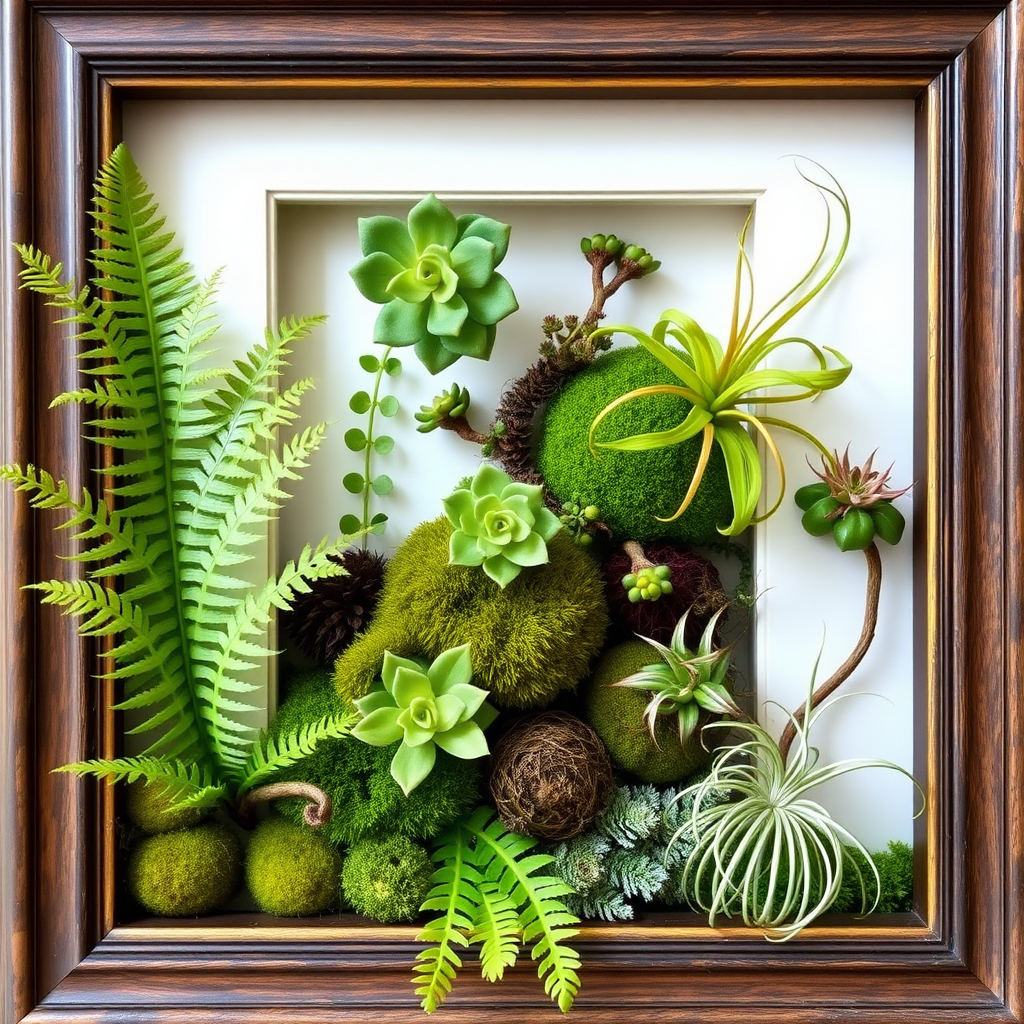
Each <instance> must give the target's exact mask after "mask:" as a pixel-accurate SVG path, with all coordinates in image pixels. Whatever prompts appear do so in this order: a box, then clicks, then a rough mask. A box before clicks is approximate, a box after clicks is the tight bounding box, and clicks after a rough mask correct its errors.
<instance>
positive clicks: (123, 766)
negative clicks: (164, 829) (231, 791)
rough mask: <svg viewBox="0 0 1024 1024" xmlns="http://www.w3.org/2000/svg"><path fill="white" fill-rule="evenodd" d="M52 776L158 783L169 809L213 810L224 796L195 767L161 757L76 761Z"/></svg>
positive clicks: (217, 786)
mask: <svg viewBox="0 0 1024 1024" xmlns="http://www.w3.org/2000/svg"><path fill="white" fill-rule="evenodd" d="M53 770H54V771H55V772H74V774H76V775H92V776H95V777H96V778H98V779H107V780H108V781H109V782H111V783H114V782H121V781H122V780H124V781H126V782H135V781H136V780H137V779H145V780H146V781H147V782H158V783H161V784H162V785H163V787H164V792H165V793H166V794H167V796H168V797H170V798H171V804H170V806H171V807H172V808H177V807H213V806H215V805H216V803H217V802H218V801H219V800H221V799H222V798H223V797H224V796H226V795H227V790H226V789H225V787H224V786H222V785H217V784H216V783H215V782H214V780H213V778H212V776H211V775H210V774H209V773H208V772H206V773H204V772H203V771H202V770H201V769H200V768H199V767H198V766H197V765H194V764H185V763H184V762H182V761H180V760H177V759H166V758H162V757H119V758H116V759H114V760H112V761H108V760H104V759H102V758H96V759H94V760H91V761H76V762H75V763H74V764H64V765H61V766H60V767H59V768H54V769H53Z"/></svg>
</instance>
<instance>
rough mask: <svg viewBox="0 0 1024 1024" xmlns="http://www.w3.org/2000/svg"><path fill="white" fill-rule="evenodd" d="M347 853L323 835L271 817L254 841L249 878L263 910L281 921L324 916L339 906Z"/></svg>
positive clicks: (247, 863) (247, 871)
mask: <svg viewBox="0 0 1024 1024" xmlns="http://www.w3.org/2000/svg"><path fill="white" fill-rule="evenodd" d="M340 871H341V853H340V852H339V851H338V850H337V849H336V848H335V847H333V846H331V844H330V843H328V842H327V840H326V839H324V838H323V837H322V836H319V835H317V834H316V832H313V831H311V830H310V829H308V828H302V827H301V826H299V825H295V824H293V823H292V822H290V821H286V820H285V819H284V818H268V819H267V820H266V821H264V822H263V823H262V824H261V825H259V826H258V827H257V828H256V830H255V831H254V832H253V834H252V836H251V838H250V839H249V848H248V850H246V854H245V880H246V883H247V884H248V886H249V892H250V893H251V895H252V898H253V899H254V900H255V901H256V905H257V906H258V907H259V908H260V910H262V911H264V912H265V913H267V914H276V915H278V916H279V917H302V916H303V915H306V914H320V913H322V912H323V911H325V910H329V909H330V908H331V907H336V906H337V905H338V896H339V893H340V884H341V883H340V878H339V872H340Z"/></svg>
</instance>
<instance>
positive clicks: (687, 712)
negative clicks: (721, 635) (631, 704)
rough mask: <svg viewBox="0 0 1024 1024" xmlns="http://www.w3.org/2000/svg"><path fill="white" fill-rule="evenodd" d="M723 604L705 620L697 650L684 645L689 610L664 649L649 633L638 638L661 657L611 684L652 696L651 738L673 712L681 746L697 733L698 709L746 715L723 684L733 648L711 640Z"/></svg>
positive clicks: (646, 711)
mask: <svg viewBox="0 0 1024 1024" xmlns="http://www.w3.org/2000/svg"><path fill="white" fill-rule="evenodd" d="M726 607H727V606H723V607H722V608H719V610H718V611H717V612H715V614H714V615H712V616H711V618H710V619H709V620H708V624H707V626H706V627H705V629H704V632H703V633H702V634H701V638H700V643H699V644H698V645H697V650H695V651H692V650H690V649H689V648H688V647H687V646H686V619H687V616H688V615H689V614H690V613H689V611H687V612H686V613H685V614H684V615H683V616H682V618H681V619H680V620H679V622H678V623H677V624H676V628H675V629H674V630H673V632H672V639H671V641H670V644H669V646H668V647H666V646H665V645H664V644H660V643H658V641H657V640H651V639H650V638H649V637H641V638H640V639H641V640H644V641H645V642H646V643H649V644H650V645H651V646H652V647H653V648H654V649H655V650H656V651H657V652H658V653H659V654H660V655H661V658H662V660H661V661H660V662H658V663H656V664H653V665H645V666H644V667H643V668H642V669H641V670H640V671H639V672H635V673H633V674H632V675H630V676H627V677H626V678H625V679H620V680H619V681H618V682H617V683H613V684H612V685H613V686H621V687H624V688H626V689H631V690H646V691H647V692H649V693H650V694H651V700H650V703H649V704H648V705H647V707H646V708H645V709H644V719H645V721H646V722H647V728H648V730H649V731H650V734H651V736H652V737H653V736H654V734H655V727H656V725H657V723H658V716H659V715H675V716H676V719H677V727H678V733H679V745H680V746H684V745H685V744H686V743H687V742H688V741H689V739H690V737H691V736H692V735H693V734H694V732H695V731H696V729H697V723H698V721H699V720H700V714H701V712H702V711H706V712H709V713H710V714H714V715H727V716H729V717H730V718H745V717H746V716H745V715H744V714H743V712H742V711H741V710H740V707H739V705H737V703H736V702H735V701H734V700H733V699H732V694H730V693H729V691H728V689H727V688H726V685H725V680H726V677H727V675H728V672H729V656H730V654H731V652H732V648H731V647H715V644H714V633H715V627H716V626H717V625H718V619H719V617H720V616H721V615H722V613H723V612H724V611H725V610H726Z"/></svg>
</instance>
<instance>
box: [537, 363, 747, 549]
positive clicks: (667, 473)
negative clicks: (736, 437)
mask: <svg viewBox="0 0 1024 1024" xmlns="http://www.w3.org/2000/svg"><path fill="white" fill-rule="evenodd" d="M650 384H676V385H678V384H679V381H678V380H677V379H676V377H675V375H674V374H673V373H672V372H671V371H670V370H668V369H666V368H665V367H664V366H663V365H662V364H661V363H660V362H659V361H658V360H657V359H655V358H654V356H652V355H651V354H650V353H649V352H648V351H647V350H646V349H644V348H640V347H639V346H632V347H629V348H621V349H615V350H613V351H611V352H608V353H606V354H605V355H602V356H599V357H598V358H597V359H595V360H594V362H593V363H592V364H591V365H590V366H588V367H587V368H586V369H584V370H581V371H580V372H579V373H578V374H576V375H575V376H574V377H573V378H572V379H571V380H570V381H569V382H568V383H567V384H566V385H565V387H564V388H562V390H561V391H560V392H559V393H558V394H557V395H556V396H555V398H554V399H552V401H551V403H550V405H549V406H548V409H547V411H546V413H545V416H544V422H543V426H542V430H541V435H540V442H539V444H538V447H537V468H538V469H539V470H540V472H541V473H542V474H543V476H544V479H545V481H546V482H547V485H548V487H549V488H550V489H551V491H552V492H553V493H554V494H556V495H557V496H558V498H559V499H560V500H561V501H569V500H570V499H572V498H573V496H574V495H578V496H579V498H580V499H582V500H584V501H586V502H588V503H592V504H594V505H596V506H597V508H598V510H599V512H600V514H601V518H602V520H604V522H605V523H607V524H608V526H610V527H611V529H612V530H613V531H614V532H615V534H616V535H618V536H621V537H629V538H633V539H635V540H641V541H643V540H654V539H657V538H666V539H673V540H681V541H686V542H687V543H691V544H703V543H707V542H708V541H711V540H716V539H718V537H719V533H718V530H717V527H719V526H725V525H726V524H727V523H728V522H729V521H730V520H731V519H732V499H731V498H730V496H729V486H728V482H727V480H726V475H725V460H724V459H723V457H722V452H721V449H720V448H719V447H718V446H717V445H715V446H714V447H713V448H712V450H711V458H710V460H709V462H708V466H707V469H706V471H705V473H704V480H703V482H702V483H701V485H700V488H699V489H698V491H697V494H696V496H695V497H694V500H693V503H692V504H691V505H690V507H689V508H688V509H687V510H686V511H685V512H684V513H683V514H682V515H681V516H680V517H679V518H678V519H674V520H672V521H671V522H659V521H658V519H657V517H658V516H661V517H663V518H664V517H668V516H671V515H672V514H673V513H674V512H675V510H676V509H677V508H678V507H679V504H680V502H681V501H682V500H683V496H684V495H685V494H686V489H687V487H688V486H689V481H690V479H691V478H692V476H693V472H694V470H695V469H696V466H697V461H698V458H699V456H700V449H701V435H700V434H698V435H697V436H696V437H693V438H691V439H690V440H688V441H684V442H682V443H681V444H675V445H671V446H669V447H667V448H659V449H658V450H656V451H649V452H617V451H611V450H609V449H606V448H604V449H601V450H600V456H599V457H598V458H595V457H594V456H593V455H592V454H591V452H590V449H589V447H588V444H587V435H588V432H589V430H590V424H591V423H592V422H593V420H594V418H595V417H596V416H597V415H598V414H599V413H600V412H601V411H602V410H603V409H604V408H605V406H607V405H608V404H609V403H610V402H613V401H614V400H615V399H616V398H619V397H621V396H622V395H624V394H627V393H628V392H630V391H632V390H634V389H635V388H639V387H645V386H647V385H650ZM690 408H691V406H690V403H689V402H687V401H686V399H684V398H680V397H678V396H676V395H652V396H647V397H643V398H638V399H635V400H633V401H630V402H627V403H625V404H624V405H622V406H620V407H619V408H617V409H615V410H614V411H613V412H611V413H609V414H608V416H607V417H605V419H604V420H603V421H602V422H601V424H600V426H599V427H598V430H597V440H599V441H612V440H616V439H618V438H622V437H630V436H633V435H636V434H646V433H650V432H652V431H658V430H668V429H671V428H672V427H675V426H678V425H679V424H680V423H682V422H683V420H684V419H685V418H686V414H687V412H688V411H689V410H690Z"/></svg>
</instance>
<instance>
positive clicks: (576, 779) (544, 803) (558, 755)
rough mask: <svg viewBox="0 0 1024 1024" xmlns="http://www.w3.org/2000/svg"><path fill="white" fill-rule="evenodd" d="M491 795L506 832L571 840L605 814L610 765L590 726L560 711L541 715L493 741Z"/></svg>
mask: <svg viewBox="0 0 1024 1024" xmlns="http://www.w3.org/2000/svg"><path fill="white" fill-rule="evenodd" d="M490 791H491V799H492V800H493V801H494V806H495V808H496V809H497V811H498V815H499V816H500V818H501V820H502V823H503V824H504V825H505V827H506V828H508V829H510V830H511V831H513V832H521V833H524V834H526V835H531V836H536V837H537V838H539V839H552V840H558V839H570V838H571V837H572V836H576V835H579V834H580V833H581V832H583V831H585V830H586V829H587V828H588V827H589V826H590V825H591V824H592V823H593V821H594V819H595V818H596V817H597V816H598V814H600V813H601V811H602V810H603V809H604V806H605V804H606V803H607V801H608V798H609V797H610V796H611V791H612V765H611V761H610V760H609V758H608V752H607V751H606V750H605V748H604V744H603V743H602V742H601V739H600V737H599V736H598V735H597V733H596V732H594V730H593V729H591V728H590V726H589V725H587V724H586V723H585V722H581V721H580V720H579V719H578V718H576V717H575V716H574V715H570V714H567V713H566V712H563V711H544V712H541V713H540V714H536V715H527V716H526V717H524V718H521V719H520V720H519V721H518V722H516V723H515V724H514V725H512V727H511V728H510V729H509V730H508V732H506V733H505V735H504V736H503V737H502V738H501V739H500V740H499V741H498V743H497V745H496V746H495V749H494V753H493V754H492V756H491V778H490Z"/></svg>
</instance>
